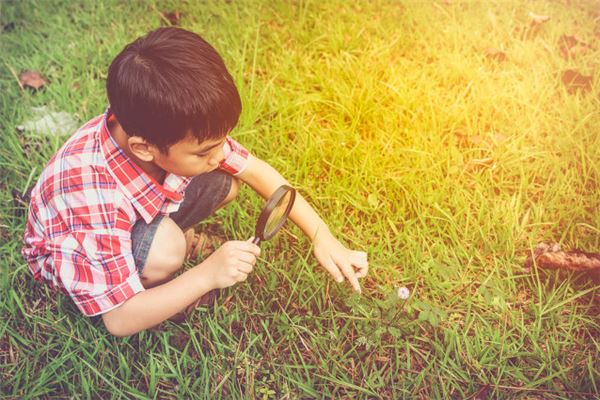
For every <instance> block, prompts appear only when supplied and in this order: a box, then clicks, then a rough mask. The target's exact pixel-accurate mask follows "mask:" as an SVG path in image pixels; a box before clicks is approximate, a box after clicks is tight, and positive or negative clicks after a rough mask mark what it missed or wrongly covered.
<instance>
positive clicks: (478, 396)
mask: <svg viewBox="0 0 600 400" xmlns="http://www.w3.org/2000/svg"><path fill="white" fill-rule="evenodd" d="M491 390H492V387H491V386H490V385H489V384H486V385H483V386H482V387H481V388H480V389H479V390H478V391H477V392H475V393H473V394H472V395H470V396H469V397H467V399H468V400H486V399H487V398H488V395H489V394H490V391H491Z"/></svg>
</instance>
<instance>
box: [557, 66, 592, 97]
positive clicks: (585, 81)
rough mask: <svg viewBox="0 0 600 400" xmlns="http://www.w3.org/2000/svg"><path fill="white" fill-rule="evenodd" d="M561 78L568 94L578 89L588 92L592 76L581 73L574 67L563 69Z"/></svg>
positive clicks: (590, 87)
mask: <svg viewBox="0 0 600 400" xmlns="http://www.w3.org/2000/svg"><path fill="white" fill-rule="evenodd" d="M561 80H562V82H563V84H564V85H565V86H566V87H567V91H568V92H569V93H570V94H574V93H576V92H577V91H578V90H581V91H583V92H589V91H590V90H591V89H592V80H593V77H592V76H591V75H582V74H580V73H579V72H577V71H575V70H574V69H567V70H565V71H563V73H562V76H561Z"/></svg>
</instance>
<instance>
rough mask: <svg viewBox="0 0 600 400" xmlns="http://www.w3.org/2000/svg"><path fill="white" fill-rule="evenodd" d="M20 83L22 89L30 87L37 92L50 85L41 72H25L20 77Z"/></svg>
mask: <svg viewBox="0 0 600 400" xmlns="http://www.w3.org/2000/svg"><path fill="white" fill-rule="evenodd" d="M19 83H20V84H21V87H30V88H32V89H35V90H37V89H39V88H41V87H42V86H44V85H45V84H46V83H48V81H47V80H46V78H44V77H43V76H42V74H40V73H39V72H36V71H29V70H25V71H23V72H21V74H20V75H19Z"/></svg>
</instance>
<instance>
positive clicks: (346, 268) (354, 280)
mask: <svg viewBox="0 0 600 400" xmlns="http://www.w3.org/2000/svg"><path fill="white" fill-rule="evenodd" d="M340 267H341V270H342V272H343V273H344V275H346V278H348V281H349V282H350V284H351V285H352V288H353V289H354V290H355V291H356V292H358V293H359V294H360V293H362V290H361V288H360V283H358V277H357V276H356V273H355V272H354V268H352V265H350V264H347V263H342V264H341V265H340Z"/></svg>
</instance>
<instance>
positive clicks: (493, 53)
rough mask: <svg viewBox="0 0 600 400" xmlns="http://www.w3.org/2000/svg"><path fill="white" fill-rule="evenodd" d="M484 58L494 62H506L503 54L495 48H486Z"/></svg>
mask: <svg viewBox="0 0 600 400" xmlns="http://www.w3.org/2000/svg"><path fill="white" fill-rule="evenodd" d="M485 56H486V57H487V58H489V59H492V60H496V61H506V60H507V59H508V57H507V56H506V53H505V52H503V51H502V50H499V49H497V48H495V47H488V48H487V49H486V50H485Z"/></svg>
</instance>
